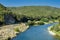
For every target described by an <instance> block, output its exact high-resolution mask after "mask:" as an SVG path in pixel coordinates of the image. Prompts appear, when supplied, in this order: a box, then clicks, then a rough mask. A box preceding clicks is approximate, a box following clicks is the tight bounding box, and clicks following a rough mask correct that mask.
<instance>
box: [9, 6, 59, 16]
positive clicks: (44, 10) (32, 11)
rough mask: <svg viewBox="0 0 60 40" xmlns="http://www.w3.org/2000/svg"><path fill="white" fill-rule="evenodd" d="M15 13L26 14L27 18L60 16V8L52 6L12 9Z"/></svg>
mask: <svg viewBox="0 0 60 40" xmlns="http://www.w3.org/2000/svg"><path fill="white" fill-rule="evenodd" d="M9 9H10V10H11V11H12V12H13V13H18V14H24V15H26V16H31V17H36V16H40V17H41V16H50V15H51V16H53V17H56V16H60V8H56V7H50V6H24V7H10V8H9Z"/></svg>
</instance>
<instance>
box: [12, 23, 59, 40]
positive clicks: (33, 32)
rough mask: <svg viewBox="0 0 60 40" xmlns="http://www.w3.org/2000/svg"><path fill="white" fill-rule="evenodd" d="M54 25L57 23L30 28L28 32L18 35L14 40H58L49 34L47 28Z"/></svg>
mask: <svg viewBox="0 0 60 40" xmlns="http://www.w3.org/2000/svg"><path fill="white" fill-rule="evenodd" d="M52 25H55V23H52V24H45V25H38V26H30V28H29V29H28V30H26V31H25V32H23V33H21V34H19V35H17V36H16V37H15V38H13V40H58V39H57V38H55V37H54V36H52V35H51V34H50V33H49V32H48V29H47V28H48V27H49V26H52Z"/></svg>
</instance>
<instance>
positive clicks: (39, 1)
mask: <svg viewBox="0 0 60 40" xmlns="http://www.w3.org/2000/svg"><path fill="white" fill-rule="evenodd" d="M0 3H1V4H3V5H4V6H8V7H14V6H15V7H18V6H53V7H58V8H60V0H0Z"/></svg>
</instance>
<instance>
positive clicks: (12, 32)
mask: <svg viewBox="0 0 60 40" xmlns="http://www.w3.org/2000/svg"><path fill="white" fill-rule="evenodd" d="M28 28H29V26H26V25H25V24H24V23H21V24H13V25H6V26H2V27H0V40H8V38H13V37H15V36H16V34H17V33H21V32H24V31H26V30H27V29H28Z"/></svg>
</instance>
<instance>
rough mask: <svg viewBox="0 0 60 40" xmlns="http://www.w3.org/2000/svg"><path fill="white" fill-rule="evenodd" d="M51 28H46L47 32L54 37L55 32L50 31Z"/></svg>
mask: <svg viewBox="0 0 60 40" xmlns="http://www.w3.org/2000/svg"><path fill="white" fill-rule="evenodd" d="M51 27H52V26H50V27H48V32H49V33H50V34H51V35H56V33H55V32H53V31H51Z"/></svg>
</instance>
